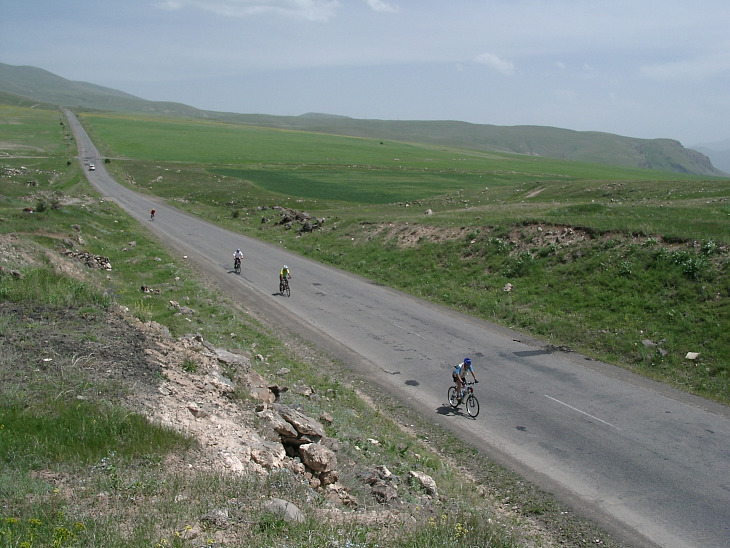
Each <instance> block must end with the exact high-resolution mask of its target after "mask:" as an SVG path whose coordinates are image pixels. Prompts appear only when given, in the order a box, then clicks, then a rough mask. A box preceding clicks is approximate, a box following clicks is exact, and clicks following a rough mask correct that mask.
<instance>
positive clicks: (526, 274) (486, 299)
mask: <svg viewBox="0 0 730 548" xmlns="http://www.w3.org/2000/svg"><path fill="white" fill-rule="evenodd" d="M83 120H84V123H85V125H86V127H87V128H89V130H90V132H91V133H92V134H93V135H94V137H95V139H96V140H97V143H98V144H99V145H101V147H102V150H104V152H105V154H107V155H108V156H109V157H110V158H111V163H110V165H109V167H110V169H111V170H112V171H113V172H115V173H116V174H117V177H118V179H119V180H122V181H127V182H128V183H130V184H132V186H134V187H135V188H136V189H138V190H141V191H144V192H149V193H152V194H155V195H159V196H162V197H165V198H168V199H171V200H173V201H174V203H176V204H177V205H179V206H180V207H183V208H185V209H187V210H189V211H191V212H194V213H196V214H199V215H201V216H203V217H205V218H207V219H210V220H212V221H214V222H217V223H219V224H222V225H225V226H227V227H229V228H232V229H234V230H238V231H240V232H242V233H245V234H248V235H251V236H254V237H257V238H262V239H266V240H269V241H271V242H273V243H277V244H279V245H283V246H285V247H287V248H288V249H290V250H293V251H295V252H298V253H301V254H303V255H307V256H309V257H312V258H314V259H316V260H320V261H322V262H326V263H330V264H333V265H335V266H338V267H340V268H344V269H347V270H351V271H353V272H357V273H359V274H361V275H364V276H367V277H369V278H371V279H373V280H376V281H378V282H380V283H385V284H388V285H391V286H393V287H397V288H400V289H404V290H406V291H408V292H411V293H413V294H414V295H417V296H421V297H423V298H426V299H430V300H433V301H435V302H439V303H443V304H446V305H448V306H452V307H455V308H457V309H459V310H462V311H465V312H468V313H470V314H474V315H476V316H479V317H482V318H484V319H487V320H490V321H493V322H496V323H500V324H502V325H506V326H510V327H515V328H517V329H521V330H524V331H527V332H529V333H531V334H532V335H534V336H536V337H538V338H541V339H543V340H544V341H545V342H546V344H552V345H556V346H563V347H565V346H568V347H570V348H572V349H574V350H578V351H581V352H583V353H585V354H587V355H589V356H593V357H596V358H599V359H602V360H606V361H609V362H612V363H615V364H618V365H621V366H624V367H627V368H630V369H632V370H633V371H636V372H639V373H641V374H644V375H647V376H650V377H652V378H656V379H659V380H662V381H664V382H669V383H672V384H674V385H675V386H678V387H680V388H682V389H684V390H688V391H691V392H694V393H697V394H700V395H703V396H705V397H709V398H712V399H716V400H719V401H723V402H725V403H727V402H730V386H729V384H728V381H729V379H728V377H729V375H730V371H729V369H730V365H729V364H730V345H729V344H728V343H727V337H726V336H725V333H727V332H728V331H730V282H729V281H728V280H729V276H728V257H729V255H728V243H730V202H729V201H728V200H729V199H730V181H729V180H727V179H722V178H712V177H699V176H689V175H687V176H682V175H677V174H674V173H666V172H661V171H654V170H643V169H635V168H630V169H628V168H618V167H615V166H606V165H598V164H584V163H577V162H566V161H560V160H554V159H545V158H539V157H536V156H521V155H514V154H496V153H484V152H478V151H471V150H459V149H447V148H443V147H441V148H439V147H431V146H425V145H420V144H417V143H400V142H389V141H380V140H374V139H359V138H348V137H339V136H330V135H322V134H313V133H305V132H296V131H284V130H276V129H264V128H257V127H250V126H243V125H242V126H238V125H234V124H221V123H215V122H200V121H185V120H176V121H171V120H167V119H150V118H140V117H132V116H118V115H106V114H103V115H102V114H93V115H92V114H86V115H84V116H83ZM275 206H278V207H286V208H292V209H296V210H298V211H306V212H307V213H309V214H311V215H312V216H313V217H316V218H318V219H319V220H320V221H321V222H320V223H318V224H317V226H318V227H319V228H317V229H315V230H314V231H312V232H302V230H301V227H299V226H294V227H293V228H292V229H287V228H286V227H282V226H280V225H279V224H278V220H279V211H278V210H276V209H273V208H274V207H275ZM429 210H430V211H429ZM427 211H429V214H428V215H427V214H426V212H427ZM262 221H264V222H262ZM267 221H268V222H267ZM508 283H510V284H512V286H513V290H512V291H511V292H509V293H508V292H505V291H503V288H504V287H505V285H506V284H508ZM688 352H698V353H699V355H700V356H699V358H698V359H697V360H693V361H690V360H687V359H685V356H686V354H687V353H688Z"/></svg>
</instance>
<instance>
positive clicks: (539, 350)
mask: <svg viewBox="0 0 730 548" xmlns="http://www.w3.org/2000/svg"><path fill="white" fill-rule="evenodd" d="M67 115H68V118H69V122H70V124H71V127H72V128H73V131H74V134H75V136H76V139H77V143H78V147H79V155H80V157H82V158H90V159H91V162H92V163H95V164H96V166H97V167H96V171H93V172H87V176H88V178H89V181H90V182H91V183H92V184H93V185H94V186H95V187H96V188H97V189H98V190H99V191H100V192H101V193H102V195H103V196H104V197H106V198H108V199H113V200H115V201H116V202H117V203H118V204H119V205H120V206H121V207H123V208H124V209H125V210H126V211H127V212H128V213H129V214H130V215H132V216H133V217H135V218H136V219H138V220H139V221H140V222H142V223H146V224H147V226H148V227H149V229H150V230H151V231H152V232H153V233H155V234H156V235H157V236H158V237H160V238H161V239H162V240H164V241H166V242H167V243H169V244H170V245H171V246H173V247H174V248H176V249H177V250H178V251H180V252H181V253H185V254H186V255H188V258H189V259H190V260H194V261H196V262H197V263H198V264H199V266H200V267H201V268H202V269H203V270H204V271H205V272H206V273H207V274H208V275H209V276H210V278H211V279H212V280H213V281H215V282H216V283H217V284H218V285H219V286H220V287H221V288H222V289H224V290H225V291H227V292H228V293H229V294H235V295H239V296H240V298H241V299H242V300H243V301H244V302H245V303H246V304H247V306H248V307H249V308H250V309H256V310H259V311H264V312H265V313H266V314H269V315H271V316H273V317H277V316H278V317H286V318H287V322H288V323H290V322H293V320H295V321H294V324H295V329H297V330H298V331H299V332H300V333H301V334H303V335H304V336H305V337H307V338H309V339H310V340H313V341H314V342H315V343H316V344H318V345H320V346H322V347H323V348H325V349H326V350H327V351H328V352H330V353H331V354H333V355H335V356H336V357H339V358H341V359H342V360H343V361H344V362H345V363H347V364H348V365H350V366H351V367H353V368H357V370H358V373H359V374H361V375H363V376H365V377H366V378H367V379H368V380H369V381H371V382H373V383H377V384H378V385H380V386H382V387H383V388H384V389H386V390H389V391H391V392H393V393H394V394H396V395H398V397H400V398H402V399H404V400H405V403H407V404H408V405H410V406H412V407H413V408H414V409H416V410H417V411H418V412H419V413H420V414H422V415H423V416H425V417H430V418H431V419H432V420H433V421H434V423H438V424H440V425H443V426H444V427H447V428H449V429H451V430H452V431H454V432H455V433H456V434H457V435H459V436H461V437H463V438H464V439H466V440H468V441H469V442H470V443H471V444H472V445H474V446H475V447H476V448H478V449H479V450H481V451H484V452H485V453H487V454H489V455H491V456H492V457H494V458H497V459H498V460H500V461H501V462H502V463H504V464H507V465H508V466H510V467H511V468H513V469H515V470H517V471H518V472H520V473H521V474H523V475H524V476H525V477H527V478H528V479H529V480H531V481H533V482H536V483H537V484H539V485H541V486H542V487H544V488H546V489H548V490H550V491H552V492H553V493H555V494H557V495H558V496H560V497H562V498H563V499H565V500H567V501H568V502H569V503H571V504H572V505H573V506H574V507H575V508H576V509H577V510H579V511H580V512H581V513H583V514H584V515H587V516H589V517H592V518H594V519H596V520H597V521H598V522H599V523H601V524H602V525H603V526H604V527H606V528H607V529H608V530H609V531H611V532H612V533H614V534H615V535H617V537H618V538H620V539H622V540H623V541H624V543H625V544H626V545H629V546H666V547H671V548H681V547H703V548H721V547H725V548H727V547H730V412H729V410H728V408H727V407H724V406H720V405H715V404H712V403H710V402H707V401H705V400H702V399H699V398H695V397H692V396H688V395H686V394H683V393H680V392H678V391H674V390H672V389H670V388H667V387H665V386H663V385H660V384H657V383H653V382H651V381H647V380H645V379H641V378H639V377H636V376H633V375H631V374H629V373H627V372H625V371H623V370H620V369H617V368H614V367H612V366H609V365H607V364H603V363H599V362H594V361H588V360H586V359H584V358H582V357H581V356H578V355H575V354H567V353H561V352H552V351H550V350H548V349H545V348H544V347H543V346H541V345H540V343H538V342H536V341H532V340H529V339H527V338H526V337H525V336H524V335H520V334H517V333H515V332H512V331H509V330H506V329H502V328H499V327H495V326H494V325H491V324H488V323H486V322H482V321H479V320H475V319H473V318H470V317H467V316H464V315H461V314H458V313H455V312H453V311H450V310H446V309H443V308H440V307H437V306H434V305H431V304H428V303H425V302H424V301H420V300H417V299H414V298H412V297H409V296H407V295H404V294H402V293H399V292H397V291H393V290H391V289H388V288H385V287H382V286H378V285H376V284H374V283H372V282H370V281H368V280H365V279H362V278H359V277H357V276H354V275H351V274H348V273H344V272H341V271H339V270H336V269H334V268H331V267H327V266H323V265H321V264H318V263H315V262H313V261H309V260H307V259H304V258H302V257H299V256H295V255H293V254H291V253H288V252H286V251H285V250H282V249H279V248H276V247H273V246H270V245H268V244H265V243H262V242H260V241H257V240H253V239H249V238H246V237H244V236H241V235H239V234H235V233H233V232H230V231H227V230H224V229H222V228H220V227H217V226H214V225H211V224H209V223H207V222H205V221H203V220H201V219H199V218H196V217H194V216H191V215H188V214H186V213H183V212H180V211H179V210H177V209H175V208H173V207H170V206H168V205H166V204H165V203H164V202H162V201H161V200H155V199H152V198H150V197H148V196H143V195H140V194H137V193H135V192H133V191H131V190H129V189H127V188H125V187H123V186H122V185H120V184H118V183H116V182H115V181H114V180H113V179H112V178H111V177H110V176H109V175H108V173H107V172H106V170H105V169H104V164H103V162H102V158H100V157H99V154H98V152H97V150H96V148H95V147H94V145H93V143H91V141H90V139H89V137H88V136H87V134H86V133H85V132H84V131H83V129H82V128H81V126H80V124H79V123H78V121H77V120H76V118H75V117H74V116H73V114H72V113H70V112H68V113H67ZM153 207H154V208H155V209H156V210H157V215H156V220H155V221H154V222H152V221H150V220H149V211H150V209H152V208H153ZM237 247H240V248H242V249H243V251H244V253H245V255H246V258H245V259H244V265H243V273H242V274H241V276H235V275H234V274H232V273H231V272H230V271H231V264H232V253H233V251H234V250H235V249H236V248H237ZM285 263H286V264H288V265H289V266H290V267H291V269H292V275H293V280H292V295H291V297H290V298H286V297H282V296H279V295H278V294H277V293H276V292H277V283H278V280H277V277H276V273H277V272H278V270H279V269H280V268H281V266H282V265H283V264H285ZM464 356H470V357H471V358H472V359H473V360H474V364H475V366H476V372H477V377H478V378H479V379H480V380H481V381H482V382H481V383H480V384H479V385H478V387H477V393H478V396H479V399H480V402H481V404H482V408H481V414H480V416H479V417H478V418H477V419H476V420H472V419H470V418H469V417H467V416H465V415H464V414H462V413H459V412H456V413H455V412H453V411H452V410H451V409H450V408H449V407H448V405H447V404H446V401H445V400H446V388H447V387H448V384H449V382H450V378H451V367H452V364H455V363H457V362H458V361H460V360H461V359H462V358H463V357H464Z"/></svg>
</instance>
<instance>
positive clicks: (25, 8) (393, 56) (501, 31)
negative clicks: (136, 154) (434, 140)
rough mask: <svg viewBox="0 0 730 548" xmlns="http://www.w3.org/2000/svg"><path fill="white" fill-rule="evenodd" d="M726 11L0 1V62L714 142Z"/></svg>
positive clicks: (622, 5) (174, 94)
mask: <svg viewBox="0 0 730 548" xmlns="http://www.w3.org/2000/svg"><path fill="white" fill-rule="evenodd" d="M728 29H730V1H728V0H695V1H692V2H690V1H687V0H632V1H625V0H606V1H604V0H482V1H479V0H441V1H438V0H268V1H267V0H149V1H143V0H104V1H103V2H102V1H99V0H0V62H2V63H6V64H9V65H29V66H34V67H38V68H42V69H45V70H47V71H50V72H52V73H54V74H57V75H59V76H62V77H64V78H67V79H69V80H77V81H84V82H91V83H94V84H98V85H102V86H106V87H110V88H114V89H118V90H121V91H124V92H127V93H131V94H132V95H136V96H138V97H141V98H144V99H149V100H155V101H177V102H181V103H185V104H188V105H191V106H194V107H197V108H200V109H205V110H214V111H225V112H237V113H247V114H249V113H259V114H275V115H300V114H305V113H309V112H319V113H327V114H336V115H342V116H350V117H353V118H364V119H381V120H460V121H464V122H471V123H475V124H494V125H500V126H515V125H540V126H553V127H560V128H566V129H572V130H578V131H603V132H608V133H616V134H619V135H624V136H629V137H639V138H646V139H651V138H670V139H676V140H678V141H680V142H682V144H684V145H685V146H692V145H697V144H708V143H717V142H720V141H725V140H727V139H730V31H729V30H728Z"/></svg>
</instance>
